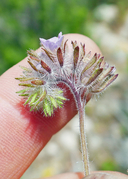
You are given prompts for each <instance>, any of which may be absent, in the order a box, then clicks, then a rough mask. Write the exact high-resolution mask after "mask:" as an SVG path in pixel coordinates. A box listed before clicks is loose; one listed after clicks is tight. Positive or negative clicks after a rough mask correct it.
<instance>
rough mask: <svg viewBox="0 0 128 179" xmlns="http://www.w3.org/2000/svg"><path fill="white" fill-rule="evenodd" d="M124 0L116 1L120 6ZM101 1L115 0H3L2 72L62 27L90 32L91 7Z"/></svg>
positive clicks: (0, 30) (0, 19)
mask: <svg viewBox="0 0 128 179" xmlns="http://www.w3.org/2000/svg"><path fill="white" fill-rule="evenodd" d="M125 1H126V0H123V1H121V3H120V1H119V0H117V1H116V3H117V4H118V3H120V6H121V4H124V3H122V2H125ZM101 3H114V0H92V1H90V0H79V1H78V0H70V1H69V0H41V1H31V0H26V1H24V0H19V1H15V0H1V1H0V74H2V73H3V72H4V71H5V70H7V69H8V68H10V67H11V66H13V65H14V64H16V63H17V62H19V61H20V60H22V59H23V58H24V57H25V56H26V50H27V49H29V48H31V49H36V48H38V47H39V37H43V38H50V37H52V36H56V35H57V34H58V33H59V32H60V31H62V32H63V34H65V33H81V34H84V35H87V36H89V32H88V28H87V27H88V23H89V22H90V21H93V20H94V17H93V13H92V11H93V9H94V8H95V7H96V6H98V5H99V4H101ZM121 7H122V6H121Z"/></svg>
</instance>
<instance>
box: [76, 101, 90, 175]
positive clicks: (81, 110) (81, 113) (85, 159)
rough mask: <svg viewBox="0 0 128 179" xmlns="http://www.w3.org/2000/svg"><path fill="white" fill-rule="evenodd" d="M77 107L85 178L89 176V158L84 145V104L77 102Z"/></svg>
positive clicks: (85, 144)
mask: <svg viewBox="0 0 128 179" xmlns="http://www.w3.org/2000/svg"><path fill="white" fill-rule="evenodd" d="M77 103H78V104H77V105H78V112H79V121H80V139H81V150H82V157H83V163H84V172H85V176H87V175H89V174H90V170H89V157H88V149H87V143H86V134H85V130H84V127H85V125H84V119H85V110H84V108H85V104H83V103H82V102H81V101H80V100H78V101H77Z"/></svg>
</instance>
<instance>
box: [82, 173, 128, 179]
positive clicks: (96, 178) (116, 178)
mask: <svg viewBox="0 0 128 179" xmlns="http://www.w3.org/2000/svg"><path fill="white" fill-rule="evenodd" d="M82 179H128V176H127V175H125V174H123V173H119V172H110V171H105V172H104V171H103V172H96V173H92V174H90V175H88V176H87V177H84V178H82Z"/></svg>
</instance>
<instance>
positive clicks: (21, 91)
mask: <svg viewBox="0 0 128 179" xmlns="http://www.w3.org/2000/svg"><path fill="white" fill-rule="evenodd" d="M28 89H29V88H25V89H23V90H20V91H17V92H16V93H25V92H26V91H28Z"/></svg>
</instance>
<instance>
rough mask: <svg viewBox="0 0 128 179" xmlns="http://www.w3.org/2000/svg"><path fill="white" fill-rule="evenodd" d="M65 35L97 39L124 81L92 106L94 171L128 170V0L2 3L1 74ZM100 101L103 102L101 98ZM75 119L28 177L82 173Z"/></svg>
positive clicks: (88, 121)
mask: <svg viewBox="0 0 128 179" xmlns="http://www.w3.org/2000/svg"><path fill="white" fill-rule="evenodd" d="M60 31H62V32H63V34H66V33H80V34H83V35H86V36H88V37H90V38H91V39H93V40H94V41H95V42H96V43H97V45H98V46H99V47H100V49H101V51H102V53H103V55H104V56H105V59H106V61H108V62H109V63H110V64H111V65H113V64H114V65H115V66H116V68H117V72H118V73H119V77H118V79H117V80H116V81H115V82H114V83H113V85H111V86H110V87H109V89H107V91H105V92H104V93H103V94H102V95H100V96H96V97H95V98H94V99H93V100H91V101H90V102H89V103H88V104H87V106H86V132H87V141H88V147H89V156H90V165H91V170H116V171H120V172H123V173H127V169H128V0H79V1H78V0H70V1H69V0H40V1H39V0H37V1H31V0H25V1H24V0H22V1H21V0H19V1H15V0H1V1H0V75H1V74H2V73H4V72H5V71H6V70H7V69H8V68H10V67H11V66H13V65H15V64H16V63H18V62H19V61H20V60H22V59H23V58H24V57H25V56H26V51H27V50H28V49H34V50H36V49H37V48H38V47H39V37H42V38H46V39H47V38H51V37H53V36H57V35H58V33H59V32H60ZM99 97H100V98H99ZM82 170H83V169H82V161H81V150H80V142H79V121H78V117H77V116H75V117H74V118H73V119H72V120H71V121H70V122H69V123H68V124H67V125H66V126H65V128H64V129H63V130H62V131H60V132H59V133H58V134H56V135H55V136H54V137H53V138H52V139H51V141H50V142H49V144H48V145H47V146H46V147H45V148H44V150H43V151H42V152H41V153H40V154H39V156H38V157H37V159H36V160H35V161H34V162H33V164H32V165H31V166H30V168H29V169H28V170H27V171H26V172H25V174H24V175H23V176H22V179H26V178H27V179H30V178H31V179H32V178H39V177H48V176H52V175H56V174H59V173H62V172H71V171H82Z"/></svg>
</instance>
